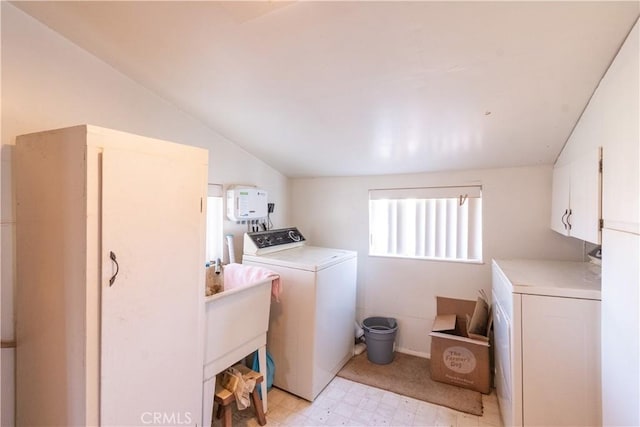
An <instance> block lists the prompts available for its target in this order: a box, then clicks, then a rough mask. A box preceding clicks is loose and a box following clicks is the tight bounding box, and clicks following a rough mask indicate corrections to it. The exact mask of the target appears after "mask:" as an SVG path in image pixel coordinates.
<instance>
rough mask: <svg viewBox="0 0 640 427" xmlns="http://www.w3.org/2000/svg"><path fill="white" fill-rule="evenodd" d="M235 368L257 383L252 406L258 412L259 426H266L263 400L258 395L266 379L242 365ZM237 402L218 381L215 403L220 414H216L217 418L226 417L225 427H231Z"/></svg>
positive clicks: (223, 423) (253, 392) (224, 420)
mask: <svg viewBox="0 0 640 427" xmlns="http://www.w3.org/2000/svg"><path fill="white" fill-rule="evenodd" d="M234 368H235V369H237V370H238V371H240V372H241V373H242V376H243V377H244V378H245V379H253V380H255V381H256V386H255V388H254V389H253V391H252V392H251V404H252V405H253V408H254V410H255V411H256V417H258V424H260V425H261V426H263V425H265V424H266V423H267V418H266V417H265V415H264V411H263V408H262V400H261V399H260V396H259V395H258V384H260V383H261V382H262V381H264V377H263V376H262V375H261V374H260V373H259V372H256V371H252V370H251V369H249V368H247V367H246V366H244V365H242V364H239V365H235V366H234ZM235 401H236V396H235V395H234V394H233V393H231V392H230V391H229V390H227V389H226V388H224V387H222V386H221V385H220V384H219V382H218V381H216V394H215V396H214V397H213V402H214V406H215V404H216V403H217V404H218V412H217V414H216V418H218V419H220V418H221V417H222V415H224V418H223V419H222V426H223V427H231V404H232V403H233V402H235ZM211 425H213V420H212V422H211Z"/></svg>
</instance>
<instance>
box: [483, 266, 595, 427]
mask: <svg viewBox="0 0 640 427" xmlns="http://www.w3.org/2000/svg"><path fill="white" fill-rule="evenodd" d="M492 268H493V292H492V295H493V297H492V299H493V313H494V334H495V335H494V336H495V347H494V348H495V383H496V390H497V395H498V403H499V406H500V413H501V416H502V421H503V424H504V425H505V426H598V425H601V423H602V415H601V407H600V400H601V381H600V269H599V267H598V266H595V265H593V264H589V263H583V262H565V261H538V260H498V261H494V262H493V266H492Z"/></svg>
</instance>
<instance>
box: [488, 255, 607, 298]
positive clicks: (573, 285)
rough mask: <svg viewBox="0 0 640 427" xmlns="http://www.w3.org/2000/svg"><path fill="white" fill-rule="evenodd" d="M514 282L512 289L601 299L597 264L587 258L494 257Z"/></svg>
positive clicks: (522, 291) (539, 293) (532, 292)
mask: <svg viewBox="0 0 640 427" xmlns="http://www.w3.org/2000/svg"><path fill="white" fill-rule="evenodd" d="M493 262H494V263H496V264H497V265H498V266H499V267H500V269H501V270H502V272H503V273H504V274H505V276H507V278H508V279H509V281H510V282H511V283H512V284H513V292H514V293H519V294H530V295H548V296H558V297H566V298H584V299H593V300H600V266H598V265H595V264H592V263H589V262H574V261H550V260H525V259H518V260H516V259H513V260H512V259H499V260H494V261H493Z"/></svg>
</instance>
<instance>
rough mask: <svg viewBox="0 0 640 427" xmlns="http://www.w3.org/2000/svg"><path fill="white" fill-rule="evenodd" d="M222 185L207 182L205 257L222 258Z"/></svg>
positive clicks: (209, 259)
mask: <svg viewBox="0 0 640 427" xmlns="http://www.w3.org/2000/svg"><path fill="white" fill-rule="evenodd" d="M222 209H223V208H222V185H219V184H209V187H208V194H207V237H206V242H207V259H206V261H207V262H209V261H215V260H216V259H217V258H220V259H221V260H222V248H223V246H222V244H223V235H222V233H223V230H222V221H223V210H222Z"/></svg>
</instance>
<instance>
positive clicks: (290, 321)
mask: <svg viewBox="0 0 640 427" xmlns="http://www.w3.org/2000/svg"><path fill="white" fill-rule="evenodd" d="M306 243H307V242H306V239H305V238H304V236H303V235H302V234H301V233H300V232H299V231H298V229H297V228H295V227H292V228H284V229H278V230H269V231H261V232H254V233H246V234H245V236H244V250H243V252H244V255H243V258H242V263H243V264H247V265H254V266H260V267H264V268H267V269H269V270H272V271H275V272H276V273H278V274H279V275H280V280H281V285H282V292H281V294H280V296H279V301H274V300H272V302H271V313H270V320H269V331H268V333H267V350H268V351H269V353H270V354H271V356H272V357H273V361H274V364H275V372H274V379H273V384H274V385H275V386H276V387H278V388H281V389H283V390H286V391H288V392H290V393H292V394H295V395H297V396H300V397H302V398H304V399H307V400H309V401H313V400H314V399H315V398H316V397H317V396H318V394H319V393H320V392H321V391H322V390H323V389H324V388H325V387H326V385H327V384H329V382H330V381H331V380H332V379H333V377H334V376H335V375H336V373H337V372H338V371H339V370H340V369H341V368H342V367H343V366H344V364H345V363H346V362H347V361H348V360H349V359H350V358H351V357H352V356H353V346H354V332H353V325H354V322H355V317H356V274H357V272H356V271H357V253H356V252H354V251H348V250H342V249H331V248H323V247H316V246H309V245H307V244H306Z"/></svg>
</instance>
